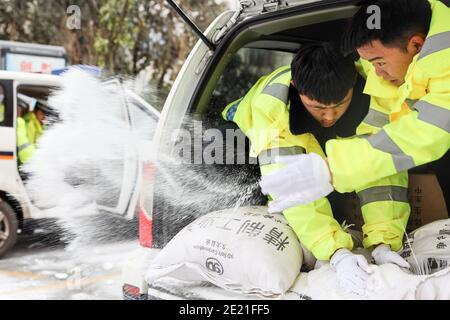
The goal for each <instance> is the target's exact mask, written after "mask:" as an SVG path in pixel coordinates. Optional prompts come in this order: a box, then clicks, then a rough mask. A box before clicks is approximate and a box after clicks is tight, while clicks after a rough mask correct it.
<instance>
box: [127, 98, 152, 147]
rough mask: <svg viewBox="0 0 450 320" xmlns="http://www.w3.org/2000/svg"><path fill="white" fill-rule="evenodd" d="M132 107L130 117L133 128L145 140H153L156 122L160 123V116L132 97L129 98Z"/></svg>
mask: <svg viewBox="0 0 450 320" xmlns="http://www.w3.org/2000/svg"><path fill="white" fill-rule="evenodd" d="M128 102H129V105H130V108H129V111H130V118H131V125H132V127H133V130H135V132H136V133H137V134H138V135H139V137H140V138H141V139H143V140H147V141H151V140H152V139H153V135H154V133H155V129H156V124H157V123H158V117H157V116H156V115H155V114H153V113H151V112H150V111H148V110H147V109H146V107H145V106H143V105H142V104H141V103H140V102H139V101H137V100H136V99H133V98H130V99H129V100H128Z"/></svg>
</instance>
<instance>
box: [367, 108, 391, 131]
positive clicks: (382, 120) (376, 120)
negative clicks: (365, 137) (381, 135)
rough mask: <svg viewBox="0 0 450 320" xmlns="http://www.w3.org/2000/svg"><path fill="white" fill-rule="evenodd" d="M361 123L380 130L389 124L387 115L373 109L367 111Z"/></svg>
mask: <svg viewBox="0 0 450 320" xmlns="http://www.w3.org/2000/svg"><path fill="white" fill-rule="evenodd" d="M363 122H364V123H367V124H369V125H371V126H373V127H377V128H382V127H384V126H385V125H387V124H388V123H389V115H388V114H386V113H383V112H380V111H377V110H375V109H369V113H368V114H367V116H366V117H365V118H364V120H363Z"/></svg>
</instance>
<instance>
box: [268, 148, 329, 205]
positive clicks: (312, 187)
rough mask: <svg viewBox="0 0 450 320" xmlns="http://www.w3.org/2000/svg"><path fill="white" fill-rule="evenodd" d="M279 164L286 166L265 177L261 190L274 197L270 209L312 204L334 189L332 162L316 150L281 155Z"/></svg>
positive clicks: (277, 159)
mask: <svg viewBox="0 0 450 320" xmlns="http://www.w3.org/2000/svg"><path fill="white" fill-rule="evenodd" d="M275 162H276V163H283V164H285V165H286V167H284V168H281V169H279V170H276V171H274V172H271V173H269V174H267V175H264V176H262V178H261V181H260V186H261V190H262V192H263V193H264V194H270V195H272V197H273V198H274V200H273V201H271V202H270V203H269V212H280V211H283V210H285V209H288V208H291V207H294V206H296V205H302V204H308V203H310V202H312V201H315V200H317V199H320V198H322V197H325V196H327V195H328V194H329V193H330V192H332V191H333V186H332V185H331V182H330V181H331V176H330V172H329V170H328V165H327V164H326V162H325V160H323V159H322V157H320V156H319V155H318V154H316V153H308V154H299V155H292V156H279V157H277V158H276V160H275Z"/></svg>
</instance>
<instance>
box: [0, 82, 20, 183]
mask: <svg viewBox="0 0 450 320" xmlns="http://www.w3.org/2000/svg"><path fill="white" fill-rule="evenodd" d="M13 98H14V94H13V81H12V80H0V177H2V178H1V179H0V190H3V191H6V190H8V191H10V190H14V184H15V183H14V181H16V175H17V163H16V161H15V159H16V158H15V155H16V130H15V114H16V112H15V110H14V99H13Z"/></svg>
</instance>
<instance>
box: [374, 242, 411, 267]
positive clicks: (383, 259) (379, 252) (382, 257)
mask: <svg viewBox="0 0 450 320" xmlns="http://www.w3.org/2000/svg"><path fill="white" fill-rule="evenodd" d="M372 257H373V258H374V259H375V263H376V264H377V265H382V264H385V263H393V264H396V265H398V266H399V267H400V268H406V269H410V268H411V266H410V265H409V263H408V262H407V261H406V260H405V259H403V258H402V257H401V256H400V255H399V254H398V253H397V252H394V251H392V250H391V247H390V246H389V245H387V244H380V245H379V246H378V247H376V248H375V249H374V250H373V251H372Z"/></svg>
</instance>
